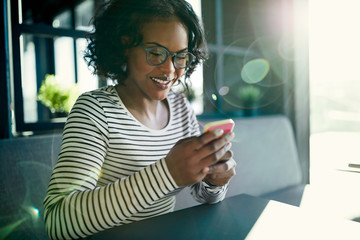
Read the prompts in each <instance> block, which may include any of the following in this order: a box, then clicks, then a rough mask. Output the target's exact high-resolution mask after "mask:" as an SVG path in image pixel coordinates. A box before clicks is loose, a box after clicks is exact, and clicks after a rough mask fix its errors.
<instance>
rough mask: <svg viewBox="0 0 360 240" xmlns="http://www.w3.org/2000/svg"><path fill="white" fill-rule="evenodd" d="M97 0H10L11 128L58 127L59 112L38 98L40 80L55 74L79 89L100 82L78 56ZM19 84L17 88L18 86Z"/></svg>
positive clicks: (22, 130)
mask: <svg viewBox="0 0 360 240" xmlns="http://www.w3.org/2000/svg"><path fill="white" fill-rule="evenodd" d="M98 3H99V0H85V1H79V0H78V1H42V3H41V4H39V3H38V4H34V3H33V2H32V1H31V0H22V1H11V11H12V12H11V17H12V19H11V22H12V52H13V67H14V68H13V77H14V84H13V88H14V89H16V91H13V92H14V100H15V101H14V102H15V106H14V110H15V122H16V124H15V130H14V131H15V132H16V133H22V134H26V133H27V132H30V133H32V132H40V131H56V130H61V129H62V128H63V125H64V121H65V118H59V117H56V116H54V114H53V113H52V112H51V111H50V110H49V109H48V108H47V107H45V106H44V105H43V104H41V103H40V102H39V101H38V100H37V95H38V92H39V88H40V86H41V84H42V82H43V81H44V80H45V77H46V76H47V75H54V76H55V78H56V80H57V81H58V82H59V83H60V84H61V86H68V87H69V88H74V87H75V84H77V88H78V89H79V94H80V93H81V92H84V91H88V90H92V89H95V88H98V87H101V86H103V85H104V84H105V83H104V81H102V79H98V78H97V77H96V76H94V75H92V74H91V72H90V70H89V69H88V67H87V65H86V63H85V61H84V60H83V51H84V50H85V48H86V39H85V33H86V32H87V31H89V30H91V28H92V26H90V25H89V24H90V18H91V17H92V15H93V13H94V8H95V5H96V4H98ZM19 89H21V90H19Z"/></svg>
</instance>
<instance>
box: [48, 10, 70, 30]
mask: <svg viewBox="0 0 360 240" xmlns="http://www.w3.org/2000/svg"><path fill="white" fill-rule="evenodd" d="M52 26H53V27H54V28H72V19H71V11H70V10H65V11H63V12H61V13H59V14H57V15H56V16H55V17H54V20H53V22H52Z"/></svg>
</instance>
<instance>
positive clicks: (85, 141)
mask: <svg viewBox="0 0 360 240" xmlns="http://www.w3.org/2000/svg"><path fill="white" fill-rule="evenodd" d="M167 99H168V103H169V107H170V122H169V124H168V126H167V127H166V128H164V129H162V130H152V129H149V128H147V127H145V126H143V125H142V124H141V123H140V122H138V121H137V120H136V119H135V118H134V117H133V116H132V115H131V114H130V112H128V110H127V109H126V108H125V107H124V105H123V104H122V102H121V99H120V98H119V96H118V95H117V93H116V90H115V88H114V87H113V86H109V87H105V88H102V89H99V90H95V91H92V92H88V93H84V94H82V95H81V96H80V97H79V99H78V100H77V102H76V104H75V105H74V107H73V109H72V111H71V113H70V114H69V117H68V120H67V122H66V125H65V129H64V135H63V143H62V147H61V152H60V154H59V159H58V162H57V164H56V166H55V168H54V170H53V174H52V177H51V180H50V183H49V186H48V192H47V196H46V198H45V200H44V208H45V223H46V228H47V231H48V235H49V236H50V237H51V238H52V239H74V238H80V237H86V236H88V235H91V234H93V233H96V232H99V231H102V230H104V229H107V228H111V227H114V226H119V225H122V224H127V223H131V222H134V221H139V220H142V219H145V218H148V217H153V216H156V215H159V214H164V213H168V212H171V211H172V210H173V208H174V204H175V195H176V193H178V192H179V191H180V190H181V189H182V188H179V187H178V186H177V185H176V183H175V182H174V180H173V179H172V177H171V175H170V173H169V171H168V169H167V165H166V162H165V160H164V157H165V156H166V155H167V153H168V152H169V150H170V149H171V148H172V147H173V146H174V144H175V143H176V142H177V141H178V140H180V139H182V138H185V137H190V136H194V135H198V134H199V126H198V123H197V120H196V117H195V114H194V113H193V111H192V110H191V108H190V107H189V103H188V102H187V100H186V98H184V97H183V96H182V95H181V94H176V93H173V92H170V93H169V95H168V98H167ZM191 189H192V194H193V195H194V197H195V199H197V200H198V201H200V202H210V203H214V202H218V201H220V200H222V199H223V198H224V196H225V193H226V187H223V188H217V187H215V188H214V187H210V186H208V185H207V184H206V183H204V182H200V183H197V184H194V185H193V186H192V188H191Z"/></svg>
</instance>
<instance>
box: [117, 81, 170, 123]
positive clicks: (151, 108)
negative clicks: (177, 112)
mask: <svg viewBox="0 0 360 240" xmlns="http://www.w3.org/2000/svg"><path fill="white" fill-rule="evenodd" d="M116 91H117V93H118V95H119V96H120V98H121V101H122V102H123V104H124V105H125V106H126V108H127V109H128V110H129V112H130V113H131V114H132V115H133V116H134V117H135V118H136V119H137V120H138V121H139V122H141V123H142V124H143V125H145V126H147V127H149V128H151V129H162V128H164V127H166V125H167V123H168V122H169V115H170V114H169V106H168V104H167V101H166V100H162V101H160V100H152V99H148V98H146V97H145V96H143V95H141V94H138V93H135V92H133V91H131V88H128V87H127V86H125V85H123V84H118V85H117V86H116ZM134 96H136V97H134Z"/></svg>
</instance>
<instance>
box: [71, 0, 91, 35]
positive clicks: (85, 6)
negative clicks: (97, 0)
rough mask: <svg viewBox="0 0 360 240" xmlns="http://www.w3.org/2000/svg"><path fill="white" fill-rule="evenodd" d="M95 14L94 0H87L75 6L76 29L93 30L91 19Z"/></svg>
mask: <svg viewBox="0 0 360 240" xmlns="http://www.w3.org/2000/svg"><path fill="white" fill-rule="evenodd" d="M93 15H94V0H86V1H84V2H82V3H80V4H79V5H77V6H76V7H75V29H77V30H85V31H90V30H92V26H90V20H91V18H92V16H93Z"/></svg>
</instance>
